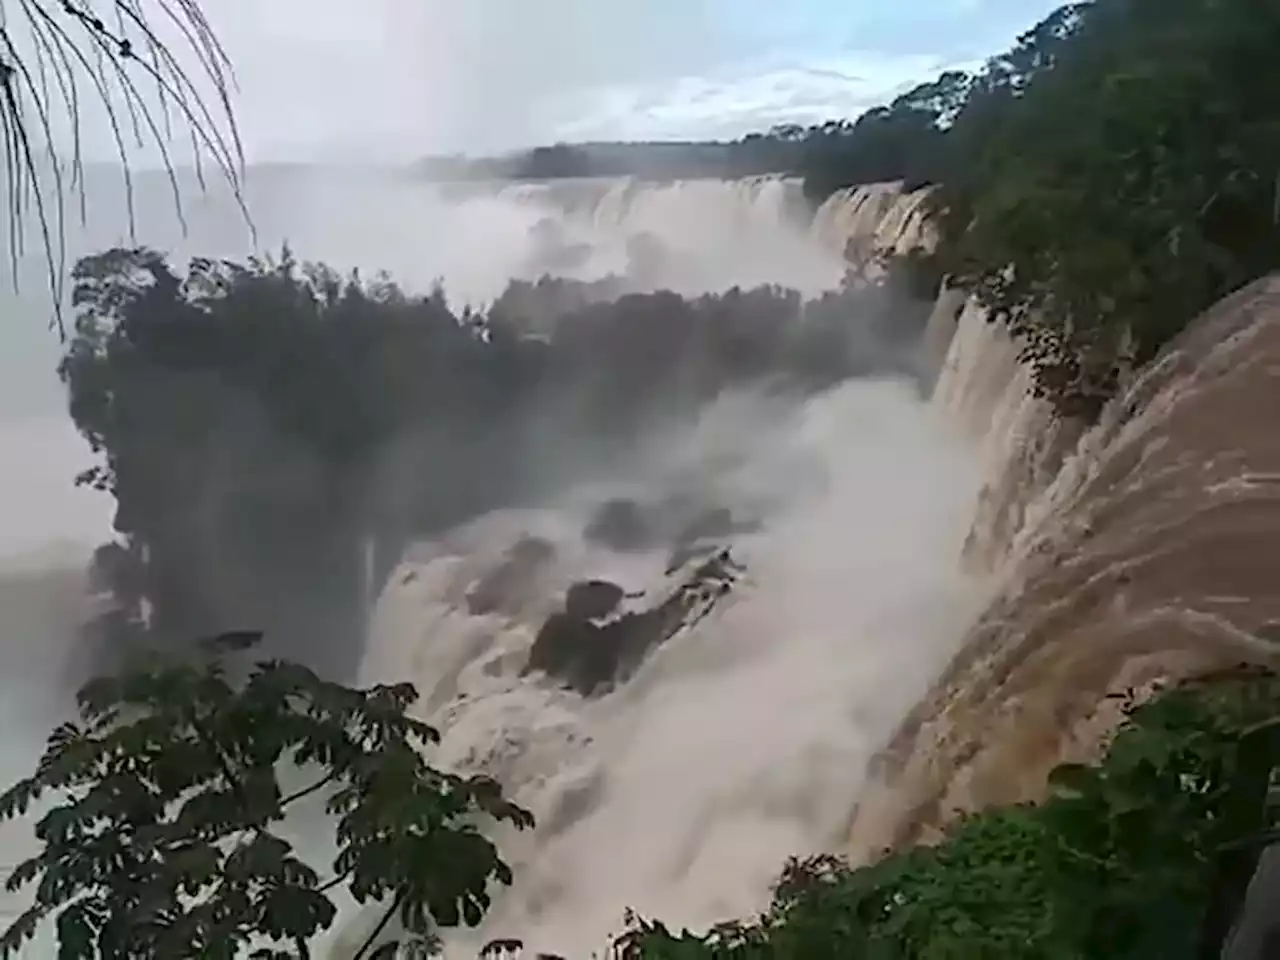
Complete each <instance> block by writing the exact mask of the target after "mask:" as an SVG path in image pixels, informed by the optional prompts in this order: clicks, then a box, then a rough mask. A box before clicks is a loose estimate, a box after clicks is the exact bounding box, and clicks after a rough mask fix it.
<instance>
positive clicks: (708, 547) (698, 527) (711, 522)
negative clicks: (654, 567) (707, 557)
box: [667, 507, 757, 575]
mask: <svg viewBox="0 0 1280 960" xmlns="http://www.w3.org/2000/svg"><path fill="white" fill-rule="evenodd" d="M756 526H757V525H756V524H753V523H747V522H744V521H740V520H738V519H737V518H735V517H734V515H733V511H731V510H729V509H728V508H727V507H713V508H711V509H710V510H707V511H705V512H703V513H700V514H699V515H698V516H696V517H694V519H693V520H692V521H691V522H689V523H688V524H686V525H685V527H684V528H683V529H682V530H681V531H680V533H679V534H678V535H677V536H676V541H675V545H674V546H673V547H672V549H671V554H670V556H669V557H668V559H667V574H668V575H670V574H673V573H675V572H676V571H677V570H679V569H680V568H681V567H683V566H684V565H685V564H687V563H688V562H689V561H690V560H693V559H694V558H695V557H697V556H699V555H704V554H709V553H710V552H711V551H713V550H715V549H717V546H718V545H719V544H720V543H723V541H724V540H725V539H726V538H728V537H731V536H733V535H735V534H738V533H743V532H746V531H749V530H752V529H755V527H756Z"/></svg>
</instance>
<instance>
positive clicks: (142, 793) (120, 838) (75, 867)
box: [0, 634, 532, 960]
mask: <svg viewBox="0 0 1280 960" xmlns="http://www.w3.org/2000/svg"><path fill="white" fill-rule="evenodd" d="M258 639H259V637H258V636H257V635H255V634H231V635H225V636H223V637H220V638H218V639H217V640H215V641H213V642H211V643H210V644H208V645H207V647H206V652H207V653H208V654H209V656H206V657H205V658H203V659H200V660H194V661H191V662H165V661H154V662H151V663H148V664H146V665H144V666H143V667H141V668H139V669H137V670H134V671H132V672H129V673H126V674H122V675H120V676H115V677H109V678H104V679H98V680H94V681H92V682H90V683H88V684H87V685H86V686H85V687H83V688H82V689H81V691H80V693H79V696H78V700H79V705H80V719H79V720H78V721H75V722H67V723H64V724H62V725H61V726H59V727H58V728H57V729H56V730H55V731H54V732H53V734H52V735H51V736H50V738H49V742H48V746H47V748H46V750H45V753H44V755H43V757H42V758H41V760H40V762H39V765H38V767H37V769H36V772H35V773H34V774H33V775H32V776H31V777H29V778H27V779H24V780H22V781H21V782H19V783H17V784H16V785H14V786H13V787H11V788H10V789H9V790H8V791H7V792H6V793H5V794H4V795H3V796H0V817H3V818H5V819H10V818H13V817H17V816H21V815H23V814H26V813H27V812H28V811H30V810H31V809H32V808H33V807H38V808H41V809H43V810H44V812H43V814H42V815H41V816H40V819H39V821H38V823H37V824H36V837H37V839H38V841H39V843H40V845H41V850H40V852H39V853H38V854H36V855H35V856H33V857H31V858H30V859H28V860H26V861H24V862H22V863H20V864H19V865H18V866H17V867H16V868H15V869H14V871H13V873H12V874H11V876H10V878H9V880H8V882H7V888H8V889H9V890H10V891H11V892H14V891H17V890H20V889H22V888H23V887H26V886H28V885H30V884H32V883H34V884H35V890H34V903H33V904H32V906H31V907H30V908H29V909H28V910H26V912H24V913H23V914H22V915H21V916H20V917H19V918H18V919H17V920H15V921H14V922H13V924H12V925H11V926H10V927H9V928H8V930H6V931H5V932H4V934H3V936H0V956H14V955H16V954H18V953H19V952H20V951H22V949H23V947H24V944H26V943H27V942H28V941H29V940H30V939H31V938H32V937H33V936H34V935H35V933H36V931H37V928H38V927H39V926H40V924H41V923H42V922H44V921H46V920H52V921H53V922H54V923H55V926H56V934H57V940H58V944H59V954H58V955H59V956H60V957H63V958H67V960H74V958H86V960H87V958H91V957H92V958H97V957H118V958H124V957H131V958H140V960H145V958H156V960H161V958H163V960H171V958H176V957H203V958H209V960H213V958H219V957H222V958H232V957H235V956H240V955H243V951H246V950H252V956H254V957H257V958H261V960H269V958H285V957H306V956H308V955H309V954H308V952H307V951H308V948H307V944H308V942H309V941H311V940H312V939H313V938H314V937H315V936H316V934H318V933H320V932H322V931H324V930H326V929H327V928H328V927H329V926H330V924H332V922H333V920H334V917H335V912H336V907H335V904H334V902H333V900H332V898H331V895H330V892H331V891H333V890H335V889H336V888H339V887H343V888H346V889H347V890H348V891H349V892H350V894H351V895H352V896H353V897H354V898H355V900H356V901H357V902H359V903H366V902H381V903H389V904H390V908H389V914H394V915H395V917H396V918H397V919H398V921H399V923H400V924H401V925H402V927H403V929H404V930H405V931H406V932H407V934H408V937H407V939H406V944H407V945H410V944H416V945H417V946H418V947H419V948H421V947H423V946H426V945H429V944H430V943H431V942H434V933H435V930H436V929H437V927H442V926H444V927H447V926H452V925H456V924H458V923H466V924H469V925H475V924H476V923H478V922H479V921H480V918H481V917H482V915H483V914H484V912H485V910H486V909H487V907H488V905H489V898H490V887H491V885H492V884H493V883H495V882H496V883H499V884H508V883H510V882H511V874H510V871H509V870H508V868H507V866H506V864H505V863H503V861H502V860H501V859H500V858H499V856H498V852H497V850H496V848H495V847H494V846H493V844H492V843H491V842H490V841H489V840H488V839H486V838H485V837H484V836H483V835H482V834H481V833H480V831H479V829H478V826H479V825H480V824H481V823H482V822H489V823H495V822H501V821H505V822H508V823H512V824H514V825H515V826H517V827H527V826H530V825H531V824H532V819H531V817H530V816H529V814H528V813H527V812H526V811H524V810H522V809H520V808H519V807H517V806H515V805H513V804H511V803H509V802H507V801H506V800H504V799H503V798H502V796H501V793H500V790H499V788H498V786H497V785H496V784H495V783H494V782H492V781H490V780H486V779H483V778H474V779H464V778H462V777H457V776H452V775H447V774H443V773H440V772H438V771H436V770H433V769H432V768H431V767H430V766H428V764H427V763H426V761H425V759H424V758H423V753H422V751H423V749H424V748H425V747H426V746H428V745H429V744H431V743H434V742H435V741H436V740H437V734H436V731H435V730H433V729H432V728H431V727H429V726H427V725H426V724H424V723H422V722H421V721H418V720H415V719H413V718H411V717H409V716H408V715H407V714H406V709H407V708H408V707H409V706H410V704H411V703H412V702H413V701H414V699H415V698H416V693H415V691H414V689H413V687H412V686H411V685H410V684H397V685H394V686H376V687H372V688H370V689H367V690H354V689H349V688H346V687H342V686H339V685H337V684H332V683H326V682H324V681H321V680H320V679H318V678H317V677H316V676H315V674H313V673H312V672H311V671H309V670H306V669H304V668H302V667H299V666H296V665H294V664H289V663H285V662H281V661H267V662H262V663H258V664H256V665H255V666H253V667H252V668H248V669H247V670H240V671H237V670H236V669H234V667H235V665H234V664H232V663H229V662H228V661H226V660H225V659H224V658H223V657H222V656H221V655H223V654H226V653H228V652H229V651H239V650H243V649H245V648H248V647H251V646H253V645H254V644H256V643H257V641H258ZM237 673H239V674H240V675H239V676H237ZM287 771H292V772H293V773H295V774H297V775H299V776H301V775H305V776H306V777H308V778H309V780H308V782H307V783H306V785H304V786H300V787H298V788H296V789H292V790H288V789H286V787H285V786H284V785H283V783H282V781H283V779H284V777H283V775H284V774H285V773H286V772H287ZM313 795H316V796H318V797H319V798H323V800H324V808H325V810H326V812H327V814H328V815H329V816H330V817H331V818H332V819H333V820H334V821H335V822H336V837H337V853H336V857H335V858H334V861H333V863H332V866H331V869H330V870H329V871H328V874H327V875H322V874H321V873H320V872H318V871H317V870H316V869H315V868H314V867H313V866H311V865H309V864H307V863H306V862H304V860H303V859H301V857H300V856H299V854H298V852H297V850H296V849H295V847H294V845H293V844H292V843H290V842H289V841H288V840H287V839H285V838H284V837H283V836H282V835H281V833H280V827H281V826H282V825H283V824H284V823H285V821H286V818H287V817H288V816H289V815H290V812H291V810H294V809H296V807H297V805H298V804H299V802H301V801H303V800H305V799H306V798H308V797H311V796H313ZM371 940H372V938H371ZM385 949H386V948H382V947H379V950H378V951H377V952H375V953H370V951H371V950H372V943H366V944H365V947H364V948H363V949H362V950H361V952H360V954H359V956H372V955H376V956H384V955H385V953H384V952H383V951H384V950H385Z"/></svg>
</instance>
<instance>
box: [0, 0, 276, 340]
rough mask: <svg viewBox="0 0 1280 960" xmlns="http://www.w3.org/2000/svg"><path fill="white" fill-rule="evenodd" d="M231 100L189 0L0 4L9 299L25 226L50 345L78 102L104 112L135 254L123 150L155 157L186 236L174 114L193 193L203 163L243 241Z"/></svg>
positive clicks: (75, 153)
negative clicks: (186, 150) (44, 280)
mask: <svg viewBox="0 0 1280 960" xmlns="http://www.w3.org/2000/svg"><path fill="white" fill-rule="evenodd" d="M15 12H17V13H18V14H20V16H14V15H13V14H14V13H15ZM153 22H155V23H157V24H158V23H160V22H165V23H166V24H167V27H168V28H170V29H172V30H176V31H177V34H178V35H180V36H181V38H182V40H183V42H184V44H185V49H184V50H182V51H181V52H182V53H183V54H184V57H183V59H185V60H186V61H187V62H188V63H190V64H191V66H190V67H187V66H184V65H183V62H181V61H180V59H179V57H178V56H177V55H176V54H175V51H174V49H172V48H171V47H170V46H169V45H168V44H166V43H165V42H164V41H163V40H161V39H160V36H159V35H158V32H157V29H156V27H155V26H153ZM197 80H203V81H205V82H207V84H208V86H209V87H210V88H211V90H212V95H211V96H209V97H208V98H206V96H205V95H203V94H202V93H201V92H200V90H199V89H198V87H197ZM150 88H154V91H152V90H151V89H150ZM234 89H235V76H234V71H233V70H232V66H231V61H230V59H229V58H228V57H227V53H226V51H225V50H224V49H223V47H222V45H221V43H220V42H219V41H218V38H217V37H216V36H215V35H214V32H213V30H212V28H211V27H210V26H209V23H208V21H207V19H206V18H205V15H204V13H203V12H202V11H201V9H200V6H199V4H198V2H197V0H0V148H2V149H3V152H4V167H5V172H6V183H5V187H6V195H5V206H6V209H7V213H8V235H9V261H10V263H9V266H10V270H11V273H12V279H13V284H14V286H15V287H17V285H18V282H19V269H18V265H19V259H20V255H21V253H22V252H23V248H24V243H25V231H24V226H25V223H26V221H27V220H28V218H32V217H33V218H34V222H35V225H36V227H37V229H38V231H39V237H40V243H41V245H42V248H43V251H42V252H43V254H44V258H45V263H46V266H47V276H48V281H49V294H50V296H51V298H52V299H53V304H54V313H53V319H52V321H51V326H52V327H53V328H54V329H56V330H57V332H58V335H59V337H60V338H65V336H66V330H65V326H64V323H63V315H62V306H63V295H64V283H65V277H66V272H67V271H66V241H67V231H66V210H65V202H66V199H67V195H68V192H70V193H71V195H72V196H73V197H74V198H75V199H76V201H77V203H78V206H79V211H80V219H81V222H83V221H84V220H85V218H86V202H85V193H84V169H83V152H82V143H81V129H80V125H81V120H82V119H83V116H84V113H83V111H84V106H85V104H86V102H93V101H95V100H96V101H97V102H98V103H100V104H101V105H102V107H103V109H104V110H105V113H106V117H107V121H108V124H109V126H110V129H111V134H112V138H113V140H114V147H115V152H116V155H117V157H118V158H119V161H120V165H121V167H122V170H123V173H122V177H123V181H124V190H125V199H126V206H127V209H128V215H129V234H130V237H131V238H132V239H133V240H134V242H136V237H135V236H134V233H135V223H134V207H133V202H134V192H133V176H132V173H131V172H130V163H129V156H128V147H129V141H132V143H133V144H135V145H136V146H137V147H143V146H145V145H146V144H147V142H148V141H149V142H151V143H152V144H154V145H155V146H156V147H158V149H159V152H160V158H161V161H162V163H163V165H164V169H165V173H166V175H167V177H168V180H169V185H170V187H171V189H172V192H173V202H174V206H175V209H176V211H177V214H178V219H179V222H180V223H181V224H182V227H183V229H184V230H185V229H186V221H185V217H184V214H183V209H182V197H181V191H180V189H179V185H178V178H177V174H176V172H175V167H174V164H173V160H172V155H171V151H170V147H171V144H172V142H173V136H174V130H173V115H174V114H175V113H176V114H177V118H178V119H179V120H180V121H181V122H182V123H183V124H185V126H186V128H187V130H188V131H189V136H190V145H191V153H192V163H193V165H194V167H195V170H196V176H197V178H198V181H199V183H200V186H201V188H203V187H204V186H205V180H204V169H203V163H204V161H205V160H206V159H208V160H211V161H212V163H213V165H214V167H215V169H216V171H217V173H218V174H219V175H220V176H221V177H222V178H223V179H224V180H225V181H226V182H227V183H228V184H229V185H230V186H231V191H232V195H233V196H234V198H235V200H236V203H237V204H238V206H239V207H240V211H241V213H242V214H243V215H244V218H245V221H246V223H247V224H249V226H250V229H252V224H251V223H250V221H249V215H248V210H247V209H246V208H245V205H244V199H243V195H242V192H241V186H242V181H243V174H244V150H243V145H242V143H241V140H240V132H239V130H238V128H237V126H236V121H235V115H234V111H233V110H232V107H231V94H232V91H233V90H234ZM144 91H146V93H144ZM148 93H149V94H150V96H148V95H147V94H148ZM207 100H213V101H215V102H214V103H213V104H212V105H211V104H210V103H209V102H207ZM60 114H61V115H63V116H65V117H66V119H67V120H68V121H69V125H70V131H69V134H68V135H67V136H66V137H63V138H60V137H58V136H57V135H56V134H55V122H56V120H57V118H58V116H59V115H60ZM126 138H128V140H127V139H126ZM59 139H69V141H70V142H69V143H59V142H58V141H59Z"/></svg>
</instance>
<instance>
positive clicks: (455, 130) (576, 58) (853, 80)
mask: <svg viewBox="0 0 1280 960" xmlns="http://www.w3.org/2000/svg"><path fill="white" fill-rule="evenodd" d="M100 2H105V0H100ZM139 2H140V3H141V4H142V5H143V6H144V7H148V6H149V7H150V8H151V9H152V10H153V11H154V13H155V18H156V21H157V23H158V25H159V26H160V27H161V32H162V33H163V34H164V35H165V36H166V37H167V38H168V39H170V40H172V41H174V42H175V44H176V45H177V46H179V47H184V46H185V44H184V43H183V42H182V38H181V36H180V35H178V34H177V33H176V32H175V31H174V30H172V29H168V28H167V26H166V23H165V18H164V17H163V15H162V14H161V13H160V2H161V0H139ZM202 2H203V6H204V8H205V11H206V13H207V15H208V17H209V19H210V21H211V23H212V24H213V26H214V28H215V29H216V30H217V32H218V34H219V36H220V38H221V39H222V41H223V43H224V44H225V46H226V48H227V51H228V53H229V54H230V56H231V58H232V60H233V61H234V63H235V67H236V73H237V75H238V78H239V81H240V84H239V93H238V95H237V97H236V100H235V103H236V110H237V115H238V119H239V122H240V126H241V129H242V131H243V133H244V137H245V142H246V148H247V151H248V154H249V156H250V158H251V159H256V160H304V159H337V158H343V159H356V160H403V159H409V158H411V157H415V156H420V155H422V154H424V153H427V152H437V151H455V150H463V151H468V152H487V151H493V150H501V149H507V148H512V147H518V146H525V145H529V144H532V143H538V142H546V141H548V140H552V139H556V138H575V137H595V138H604V137H610V138H612V137H651V138H691V137H702V136H732V135H737V134H740V133H742V132H745V131H746V130H749V129H752V128H754V127H759V126H768V125H771V124H773V123H777V122H781V121H792V120H794V121H801V122H805V121H811V120H819V119H825V118H827V117H830V116H852V115H856V114H857V113H859V112H860V111H862V110H863V109H865V108H866V107H867V106H869V105H872V104H874V103H877V102H880V101H881V100H882V99H883V98H884V97H885V96H886V95H889V94H892V93H893V92H894V91H896V90H898V89H901V88H902V87H904V86H905V85H907V84H909V83H910V82H913V81H919V80H923V79H927V78H928V77H929V76H931V75H932V74H933V73H935V72H936V71H937V70H938V69H939V68H940V67H942V66H944V65H947V64H951V63H955V62H956V61H957V60H972V59H973V58H975V57H980V56H982V55H985V54H987V53H990V52H993V51H995V50H997V49H999V48H1000V46H1001V45H1002V44H1005V43H1007V41H1008V39H1010V38H1011V37H1012V36H1013V35H1014V33H1016V32H1017V31H1018V30H1019V29H1022V28H1025V27H1026V26H1029V24H1030V22H1031V21H1032V20H1033V19H1034V18H1035V17H1036V16H1037V15H1038V14H1040V13H1043V12H1045V11H1047V10H1048V9H1049V8H1050V6H1051V3H1049V2H1046V0H922V2H920V3H917V4H911V5H903V6H901V7H898V8H891V7H888V6H885V5H884V4H881V3H874V4H873V3H871V2H870V0H793V2H792V3H790V4H786V5H783V4H779V3H777V2H776V0H629V2H628V0H613V2H609V3H603V2H600V0H537V2H530V0H465V2H463V0H414V2H408V3H406V2H404V0H361V2H360V3H353V2H351V0H270V2H269V3H259V4H255V5H253V6H252V8H250V7H247V6H246V5H245V3H244V0H202ZM186 63H187V64H188V65H189V66H192V67H195V66H196V63H195V61H194V59H193V57H192V56H190V55H187V56H186ZM84 88H85V91H86V95H87V94H88V92H89V88H88V86H87V84H85V85H84ZM206 90H207V86H206ZM85 125H86V131H85V133H86V136H85V150H86V154H87V155H89V156H90V157H93V158H100V159H101V158H107V157H109V156H110V155H111V154H112V153H113V152H114V151H113V147H112V135H111V128H110V125H109V123H108V122H107V120H106V118H105V116H104V115H103V114H102V111H100V110H98V111H93V110H90V111H87V115H86V119H85ZM146 156H148V157H150V159H152V160H154V159H155V156H154V151H149V152H148V153H147V154H146Z"/></svg>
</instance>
